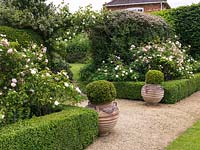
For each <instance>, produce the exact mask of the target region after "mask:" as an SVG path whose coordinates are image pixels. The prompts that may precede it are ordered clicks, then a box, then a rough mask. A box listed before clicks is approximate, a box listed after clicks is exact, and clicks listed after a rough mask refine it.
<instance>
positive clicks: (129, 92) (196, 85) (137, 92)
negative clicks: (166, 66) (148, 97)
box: [114, 74, 200, 104]
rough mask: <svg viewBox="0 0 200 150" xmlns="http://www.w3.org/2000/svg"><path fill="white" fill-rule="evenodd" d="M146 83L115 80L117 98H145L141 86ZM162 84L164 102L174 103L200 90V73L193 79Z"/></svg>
mask: <svg viewBox="0 0 200 150" xmlns="http://www.w3.org/2000/svg"><path fill="white" fill-rule="evenodd" d="M144 84H145V83H144V82H114V85H115V88H116V90H117V98H120V99H132V100H143V99H142V96H141V88H142V86H143V85H144ZM162 86H163V87H164V89H165V95H164V98H163V100H162V103H165V104H174V103H176V102H178V101H180V100H182V99H184V98H186V97H188V96H190V95H191V94H193V93H194V92H196V91H199V90H200V74H196V75H195V76H194V77H193V78H191V79H182V80H174V81H168V82H164V83H163V84H162Z"/></svg>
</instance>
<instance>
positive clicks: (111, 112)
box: [88, 102, 119, 136]
mask: <svg viewBox="0 0 200 150" xmlns="http://www.w3.org/2000/svg"><path fill="white" fill-rule="evenodd" d="M88 107H89V108H93V109H95V110H96V111H97V112H98V114H99V136H107V135H108V134H109V133H110V131H111V130H112V129H113V128H114V126H115V125H116V123H117V120H118V117H119V108H118V106H117V102H111V103H108V104H103V105H94V104H90V103H89V104H88Z"/></svg>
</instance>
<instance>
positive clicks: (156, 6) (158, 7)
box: [107, 4, 167, 12]
mask: <svg viewBox="0 0 200 150" xmlns="http://www.w3.org/2000/svg"><path fill="white" fill-rule="evenodd" d="M134 7H139V8H144V12H152V11H159V10H161V4H139V5H129V6H112V7H107V8H108V9H109V10H112V11H114V10H121V9H127V8H134ZM166 8H167V7H166V6H165V5H163V9H166Z"/></svg>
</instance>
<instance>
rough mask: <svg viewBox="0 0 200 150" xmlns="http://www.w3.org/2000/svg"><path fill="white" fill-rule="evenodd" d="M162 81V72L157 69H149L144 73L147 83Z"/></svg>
mask: <svg viewBox="0 0 200 150" xmlns="http://www.w3.org/2000/svg"><path fill="white" fill-rule="evenodd" d="M163 81H164V74H163V73H162V72H161V71H159V70H149V71H148V72H147V73H146V75H145V82H146V83H147V84H161V83H162V82H163Z"/></svg>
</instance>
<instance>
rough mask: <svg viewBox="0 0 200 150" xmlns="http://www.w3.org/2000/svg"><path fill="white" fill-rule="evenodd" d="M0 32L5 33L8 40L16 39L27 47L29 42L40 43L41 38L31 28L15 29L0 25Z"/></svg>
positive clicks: (41, 41)
mask: <svg viewBox="0 0 200 150" xmlns="http://www.w3.org/2000/svg"><path fill="white" fill-rule="evenodd" d="M0 34H5V35H6V38H7V39H8V40H9V41H18V42H19V44H20V45H21V46H22V47H27V46H28V45H29V44H30V43H31V42H32V43H36V44H39V45H40V44H42V43H43V40H42V38H41V37H40V36H39V35H38V34H37V33H35V32H34V31H33V30H31V29H16V28H12V27H7V26H0Z"/></svg>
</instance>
